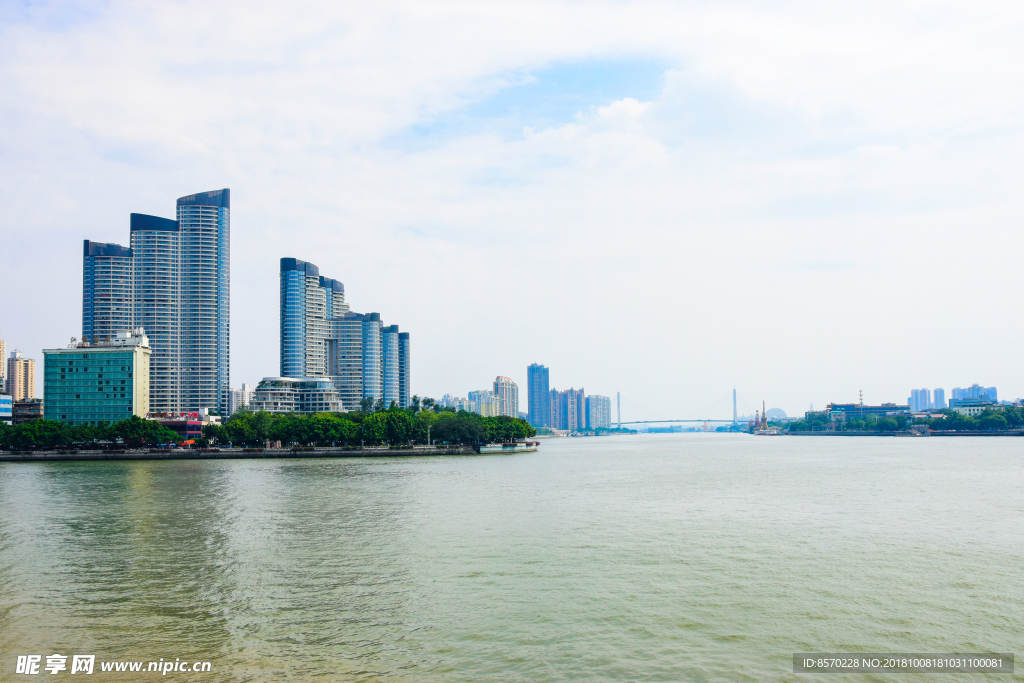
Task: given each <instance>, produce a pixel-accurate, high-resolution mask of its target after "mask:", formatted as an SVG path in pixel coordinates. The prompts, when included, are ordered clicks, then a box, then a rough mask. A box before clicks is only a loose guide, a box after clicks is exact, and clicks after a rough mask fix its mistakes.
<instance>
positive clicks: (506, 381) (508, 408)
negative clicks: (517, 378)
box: [494, 375, 519, 417]
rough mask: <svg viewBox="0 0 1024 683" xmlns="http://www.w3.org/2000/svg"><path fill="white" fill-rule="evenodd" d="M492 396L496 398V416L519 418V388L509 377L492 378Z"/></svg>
mask: <svg viewBox="0 0 1024 683" xmlns="http://www.w3.org/2000/svg"><path fill="white" fill-rule="evenodd" d="M494 395H495V396H497V398H498V414H499V415H508V416H509V417H519V386H518V385H517V384H516V383H515V382H513V381H512V379H511V378H509V377H502V376H500V375H499V376H498V377H495V378H494Z"/></svg>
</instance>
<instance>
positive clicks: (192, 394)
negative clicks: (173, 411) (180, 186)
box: [178, 189, 231, 415]
mask: <svg viewBox="0 0 1024 683" xmlns="http://www.w3.org/2000/svg"><path fill="white" fill-rule="evenodd" d="M230 213H231V191H230V190H227V189H224V190H214V191H212V192H200V193H199V194H190V195H187V196H185V197H180V198H179V199H178V233H179V239H180V241H181V245H180V254H181V257H180V266H179V268H180V276H179V277H180V280H181V285H180V287H181V295H180V301H181V304H180V306H181V371H180V372H181V376H182V378H183V381H182V383H181V401H182V406H183V407H184V408H185V409H186V410H188V411H193V410H198V409H199V408H213V407H217V408H218V409H219V410H220V413H221V414H222V415H223V414H226V413H227V410H228V398H229V391H230V384H229V380H230V377H229V375H230V368H231V322H230V321H231V216H230Z"/></svg>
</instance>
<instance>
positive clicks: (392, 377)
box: [381, 325, 400, 408]
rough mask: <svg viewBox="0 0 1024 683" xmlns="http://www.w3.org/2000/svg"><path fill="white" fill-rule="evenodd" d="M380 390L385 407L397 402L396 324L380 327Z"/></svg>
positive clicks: (397, 403)
mask: <svg viewBox="0 0 1024 683" xmlns="http://www.w3.org/2000/svg"><path fill="white" fill-rule="evenodd" d="M381 392H382V394H383V397H384V405H385V407H388V408H390V407H391V404H392V403H394V404H395V405H396V406H397V405H400V404H399V402H398V325H389V326H387V327H385V328H383V329H381Z"/></svg>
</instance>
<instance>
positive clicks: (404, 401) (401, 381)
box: [398, 332, 412, 408]
mask: <svg viewBox="0 0 1024 683" xmlns="http://www.w3.org/2000/svg"><path fill="white" fill-rule="evenodd" d="M411 374H412V359H411V358H410V357H409V333H408V332H399V333H398V407H399V408H408V407H409V406H410V405H412V396H411V395H410V393H409V378H410V376H411Z"/></svg>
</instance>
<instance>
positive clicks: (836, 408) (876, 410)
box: [825, 403, 911, 421]
mask: <svg viewBox="0 0 1024 683" xmlns="http://www.w3.org/2000/svg"><path fill="white" fill-rule="evenodd" d="M825 412H826V413H828V414H829V416H830V417H831V419H832V420H833V421H843V420H851V419H863V418H865V417H891V416H894V415H902V416H906V417H909V416H910V415H911V410H910V406H909V405H906V406H898V405H896V404H895V403H883V404H882V405H880V406H866V405H864V404H862V403H830V404H829V405H828V407H826V408H825Z"/></svg>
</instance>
